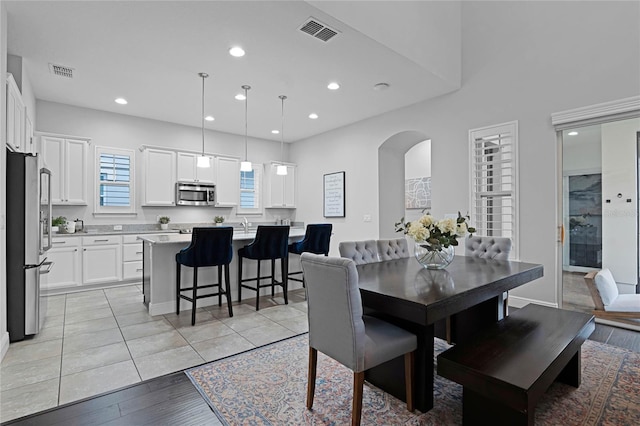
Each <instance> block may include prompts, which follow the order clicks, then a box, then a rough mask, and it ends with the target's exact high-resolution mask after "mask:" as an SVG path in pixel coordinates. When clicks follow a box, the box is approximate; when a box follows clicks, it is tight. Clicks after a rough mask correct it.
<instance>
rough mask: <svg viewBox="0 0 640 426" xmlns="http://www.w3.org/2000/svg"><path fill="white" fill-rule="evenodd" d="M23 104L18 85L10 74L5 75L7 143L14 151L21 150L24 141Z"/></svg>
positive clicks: (23, 147) (23, 148)
mask: <svg viewBox="0 0 640 426" xmlns="http://www.w3.org/2000/svg"><path fill="white" fill-rule="evenodd" d="M24 112H25V109H24V104H23V103H22V95H21V94H20V90H19V89H18V85H17V84H16V82H15V80H14V79H13V76H12V75H9V76H8V77H7V112H6V115H7V124H6V126H7V129H6V136H7V145H9V146H10V147H11V149H13V150H14V151H19V152H23V151H24V150H25V146H24V145H25V142H24V138H25V135H24Z"/></svg>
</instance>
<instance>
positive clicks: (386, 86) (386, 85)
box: [373, 83, 389, 92]
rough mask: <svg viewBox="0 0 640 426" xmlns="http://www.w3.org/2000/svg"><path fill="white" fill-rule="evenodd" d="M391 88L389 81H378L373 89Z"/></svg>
mask: <svg viewBox="0 0 640 426" xmlns="http://www.w3.org/2000/svg"><path fill="white" fill-rule="evenodd" d="M388 88H389V83H378V84H376V85H374V86H373V90H377V91H378V92H380V91H382V90H387V89H388Z"/></svg>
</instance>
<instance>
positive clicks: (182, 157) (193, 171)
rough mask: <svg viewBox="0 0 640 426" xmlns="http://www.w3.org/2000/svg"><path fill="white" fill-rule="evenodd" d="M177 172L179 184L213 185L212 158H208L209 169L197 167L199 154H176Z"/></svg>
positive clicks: (213, 164) (213, 166)
mask: <svg viewBox="0 0 640 426" xmlns="http://www.w3.org/2000/svg"><path fill="white" fill-rule="evenodd" d="M177 156H178V167H177V169H178V171H177V177H178V181H179V182H185V181H186V182H203V183H215V179H216V172H215V161H214V158H213V157H212V156H208V157H209V161H210V163H209V164H211V167H198V166H197V162H198V157H199V156H200V155H199V154H193V153H189V152H178V154H177Z"/></svg>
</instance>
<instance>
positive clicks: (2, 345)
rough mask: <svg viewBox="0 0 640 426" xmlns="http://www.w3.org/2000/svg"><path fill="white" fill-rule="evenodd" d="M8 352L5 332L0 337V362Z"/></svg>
mask: <svg viewBox="0 0 640 426" xmlns="http://www.w3.org/2000/svg"><path fill="white" fill-rule="evenodd" d="M8 350H9V332H7V331H5V332H4V333H2V337H0V361H2V360H3V359H4V356H5V355H6V353H7V351H8Z"/></svg>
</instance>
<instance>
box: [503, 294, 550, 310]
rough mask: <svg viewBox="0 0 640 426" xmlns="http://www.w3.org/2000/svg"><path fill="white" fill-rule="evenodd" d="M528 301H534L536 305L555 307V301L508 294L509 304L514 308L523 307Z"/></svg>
mask: <svg viewBox="0 0 640 426" xmlns="http://www.w3.org/2000/svg"><path fill="white" fill-rule="evenodd" d="M529 303H535V304H536V305H542V306H549V307H550V308H557V307H558V304H557V303H550V302H543V301H542V300H536V299H528V298H526V297H518V296H513V295H511V294H510V295H509V306H513V307H514V308H524V307H525V306H527V305H528V304H529Z"/></svg>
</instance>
